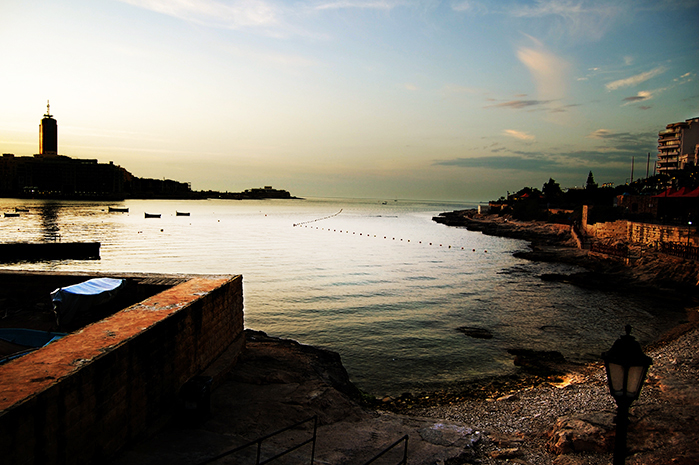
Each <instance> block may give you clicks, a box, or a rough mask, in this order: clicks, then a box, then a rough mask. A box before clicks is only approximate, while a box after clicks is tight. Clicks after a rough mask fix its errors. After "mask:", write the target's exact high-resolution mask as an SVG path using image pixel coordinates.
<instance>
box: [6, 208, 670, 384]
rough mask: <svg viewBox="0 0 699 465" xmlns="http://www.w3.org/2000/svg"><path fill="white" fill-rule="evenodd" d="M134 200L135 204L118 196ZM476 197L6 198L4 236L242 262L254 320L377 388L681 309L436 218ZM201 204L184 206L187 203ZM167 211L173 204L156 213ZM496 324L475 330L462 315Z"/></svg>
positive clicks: (595, 352) (640, 331) (195, 270)
mask: <svg viewBox="0 0 699 465" xmlns="http://www.w3.org/2000/svg"><path fill="white" fill-rule="evenodd" d="M109 206H115V207H122V208H128V209H129V211H128V213H114V212H109V209H108V207H109ZM474 206H475V203H472V202H463V203H457V202H429V201H407V200H406V201H404V200H394V199H322V198H312V199H291V200H242V201H238V200H214V199H212V200H197V201H181V200H178V201H175V200H127V201H124V202H117V203H108V202H88V201H49V200H26V199H0V212H14V210H15V208H19V209H20V210H27V211H26V212H24V211H22V212H21V213H20V216H19V217H0V241H2V242H17V241H63V242H71V241H99V242H100V243H101V244H102V246H101V258H100V260H59V261H40V262H21V263H1V262H0V268H2V269H13V270H43V271H88V272H90V271H94V272H100V273H128V272H139V273H140V272H152V273H187V274H241V275H242V276H243V287H244V304H245V326H246V328H251V329H256V330H262V331H265V332H266V333H267V334H269V335H271V336H279V337H284V338H290V339H295V340H297V341H299V342H301V343H304V344H310V345H314V346H318V347H323V348H327V349H330V350H333V351H336V352H338V353H339V354H340V355H341V357H342V361H343V364H344V365H345V367H346V368H347V371H348V372H349V374H350V377H351V379H352V380H353V381H354V382H355V383H356V384H357V385H358V387H359V388H360V389H362V390H364V391H365V392H368V393H370V394H373V395H377V396H382V395H397V394H401V393H403V392H413V393H418V392H422V391H432V390H439V389H449V388H453V387H455V386H458V384H459V383H463V382H467V381H471V380H475V379H478V378H483V377H487V376H498V375H506V374H509V373H512V372H514V371H515V370H516V367H515V366H514V365H513V356H512V355H510V354H509V353H508V352H507V349H512V348H523V349H532V350H556V351H559V352H561V353H562V354H563V355H564V356H565V357H566V358H567V359H569V360H571V361H575V362H588V361H595V360H599V356H600V354H601V352H603V351H604V350H607V349H609V348H610V347H611V344H612V343H613V342H614V340H615V339H616V338H617V337H618V336H619V335H620V334H621V333H622V332H623V327H624V325H625V324H627V323H629V324H631V325H632V326H633V327H634V333H633V334H634V335H635V336H636V337H637V338H638V339H639V340H640V341H641V342H649V341H652V340H653V339H654V338H656V337H658V336H659V335H660V334H661V333H662V332H664V331H666V330H668V329H669V328H671V327H672V326H673V325H675V324H676V323H677V322H678V321H679V320H681V319H682V318H684V313H683V312H682V311H681V309H679V308H673V307H671V306H668V304H667V303H665V302H663V301H661V300H659V299H658V300H654V299H650V298H648V297H647V296H644V297H636V296H632V295H624V294H617V293H610V292H603V291H597V290H590V289H581V288H577V287H575V286H572V285H570V284H566V283H558V282H549V281H542V280H541V279H540V275H542V274H544V273H570V272H574V271H576V269H575V268H574V267H572V266H570V265H563V264H552V263H539V262H531V261H527V260H523V259H519V258H515V257H514V256H513V253H514V252H516V251H519V250H526V249H528V243H527V242H525V241H521V240H513V239H506V238H499V237H492V236H486V235H483V234H481V233H479V232H472V231H468V230H467V229H465V228H457V227H449V226H445V225H442V224H438V223H436V222H434V221H432V217H433V216H436V215H438V214H439V213H441V212H445V211H452V210H458V209H465V208H473V207H474ZM178 211H179V212H187V213H189V216H178V215H177V214H176V212H178ZM145 213H159V214H160V215H161V217H160V218H145ZM463 326H469V327H477V328H484V329H487V330H488V331H490V332H491V333H492V334H493V338H492V339H474V338H470V337H468V336H466V335H464V334H463V333H462V332H460V331H458V330H457V328H460V327H463Z"/></svg>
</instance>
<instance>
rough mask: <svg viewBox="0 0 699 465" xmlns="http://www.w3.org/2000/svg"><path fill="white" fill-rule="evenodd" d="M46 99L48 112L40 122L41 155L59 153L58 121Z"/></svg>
mask: <svg viewBox="0 0 699 465" xmlns="http://www.w3.org/2000/svg"><path fill="white" fill-rule="evenodd" d="M50 110H51V106H50V105H49V102H48V100H47V101H46V114H45V115H44V118H43V119H42V120H41V123H40V124H39V155H58V122H57V121H56V120H55V119H53V115H51V112H50Z"/></svg>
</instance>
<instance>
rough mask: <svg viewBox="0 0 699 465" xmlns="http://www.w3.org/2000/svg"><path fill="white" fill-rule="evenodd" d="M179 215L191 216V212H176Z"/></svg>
mask: <svg viewBox="0 0 699 465" xmlns="http://www.w3.org/2000/svg"><path fill="white" fill-rule="evenodd" d="M175 214H176V215H177V216H189V212H175Z"/></svg>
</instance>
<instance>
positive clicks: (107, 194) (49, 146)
mask: <svg viewBox="0 0 699 465" xmlns="http://www.w3.org/2000/svg"><path fill="white" fill-rule="evenodd" d="M49 110H50V107H49V104H48V102H47V105H46V114H45V115H44V117H43V119H42V120H41V123H40V124H39V153H38V154H34V156H31V157H28V156H27V157H22V156H15V155H14V154H12V153H4V154H3V155H2V157H1V158H0V197H31V198H60V199H110V200H112V199H123V198H188V197H190V196H191V193H192V190H191V186H190V184H189V183H184V182H178V181H172V180H169V179H162V180H161V179H148V178H139V177H136V176H134V175H132V174H131V173H129V172H128V171H127V170H126V169H124V168H122V167H120V166H119V165H115V164H114V163H113V162H111V161H110V162H109V163H99V162H98V161H97V160H96V159H80V158H71V157H68V156H65V155H59V153H58V124H57V122H56V120H55V119H54V118H53V115H51V113H50V111H49Z"/></svg>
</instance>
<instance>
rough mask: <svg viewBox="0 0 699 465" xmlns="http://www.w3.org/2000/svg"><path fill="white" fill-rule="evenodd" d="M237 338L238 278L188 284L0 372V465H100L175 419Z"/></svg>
mask: <svg viewBox="0 0 699 465" xmlns="http://www.w3.org/2000/svg"><path fill="white" fill-rule="evenodd" d="M243 334H244V333H243V294H242V277H241V276H234V277H231V276H212V277H204V276H202V277H192V278H191V279H188V280H187V281H186V282H184V283H182V284H179V285H177V286H174V287H172V288H170V289H167V290H165V291H163V292H161V293H159V294H156V295H154V296H152V297H150V298H148V299H146V300H144V301H142V302H139V303H137V304H135V305H133V306H131V307H129V308H127V309H125V310H122V311H121V312H119V313H117V314H115V315H113V316H111V317H109V318H106V319H104V320H101V321H99V322H97V323H94V324H92V325H89V326H87V327H85V328H83V329H82V330H80V331H78V332H76V333H72V334H70V335H68V336H66V337H64V338H63V339H61V340H59V341H57V342H55V343H53V344H51V345H49V346H47V347H45V348H43V349H41V350H38V351H36V352H34V353H32V354H29V355H26V356H24V357H21V358H19V359H16V360H13V361H11V362H9V363H6V364H4V365H2V366H0V454H2V455H1V457H2V458H1V459H0V461H2V462H3V463H12V464H85V463H100V462H101V461H104V459H105V458H107V457H109V456H111V455H113V454H114V453H115V452H117V451H118V450H119V449H120V448H122V447H123V446H124V445H125V444H127V443H128V442H129V441H132V440H134V439H136V438H138V437H141V436H144V435H147V434H149V433H151V432H153V431H155V430H157V429H158V428H159V427H160V426H162V424H163V423H164V422H165V421H167V420H168V419H169V418H171V417H172V415H173V414H175V413H176V412H177V409H178V406H179V405H180V402H181V401H180V399H179V396H178V394H179V390H180V388H181V386H182V385H183V384H184V383H185V382H187V381H188V380H189V379H191V378H192V377H193V376H196V375H198V374H201V373H202V372H203V371H204V370H205V369H206V368H207V367H209V366H210V365H211V364H212V362H214V361H215V360H216V359H217V358H218V357H219V356H220V355H221V354H223V353H224V352H225V351H227V350H228V352H229V353H228V355H230V352H231V351H232V352H233V353H234V354H235V353H239V352H240V351H241V350H242V347H243V345H244V336H243ZM234 359H235V356H234V357H233V360H234Z"/></svg>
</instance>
